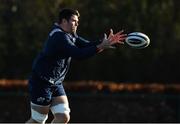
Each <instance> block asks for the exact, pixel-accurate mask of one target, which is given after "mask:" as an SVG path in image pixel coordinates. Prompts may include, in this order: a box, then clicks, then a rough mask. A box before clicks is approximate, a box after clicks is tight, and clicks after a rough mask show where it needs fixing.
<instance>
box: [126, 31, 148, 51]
mask: <svg viewBox="0 0 180 124" xmlns="http://www.w3.org/2000/svg"><path fill="white" fill-rule="evenodd" d="M125 42H126V43H127V44H128V45H129V46H130V47H132V48H136V49H143V48H146V47H147V46H148V45H149V44H150V39H149V37H148V36H147V35H146V34H144V33H141V32H132V33H129V34H128V36H127V38H126V39H125Z"/></svg>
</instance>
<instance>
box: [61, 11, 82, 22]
mask: <svg viewBox="0 0 180 124" xmlns="http://www.w3.org/2000/svg"><path fill="white" fill-rule="evenodd" d="M72 15H77V16H78V17H80V14H79V12H78V10H74V9H69V8H64V9H62V10H61V11H60V12H59V18H58V21H59V23H61V22H62V20H63V19H66V20H67V21H69V20H70V18H71V16H72Z"/></svg>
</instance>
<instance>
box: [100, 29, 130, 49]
mask: <svg viewBox="0 0 180 124" xmlns="http://www.w3.org/2000/svg"><path fill="white" fill-rule="evenodd" d="M126 36H127V34H124V33H123V30H122V31H119V32H117V33H116V34H113V30H112V29H110V33H109V36H108V37H107V35H106V34H104V38H103V41H102V43H101V44H99V45H98V46H97V47H98V49H109V48H115V47H113V45H116V44H124V40H125V38H126Z"/></svg>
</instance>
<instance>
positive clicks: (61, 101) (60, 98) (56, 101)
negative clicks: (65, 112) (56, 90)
mask: <svg viewBox="0 0 180 124" xmlns="http://www.w3.org/2000/svg"><path fill="white" fill-rule="evenodd" d="M57 104H69V102H68V98H67V96H66V95H63V96H56V97H53V98H52V103H51V106H55V105H57Z"/></svg>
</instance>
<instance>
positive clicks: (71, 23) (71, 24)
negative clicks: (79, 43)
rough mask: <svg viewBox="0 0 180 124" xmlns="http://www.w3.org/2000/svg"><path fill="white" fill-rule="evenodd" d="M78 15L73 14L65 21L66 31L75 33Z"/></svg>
mask: <svg viewBox="0 0 180 124" xmlns="http://www.w3.org/2000/svg"><path fill="white" fill-rule="evenodd" d="M78 22H79V19H78V16H76V15H73V16H71V18H70V20H69V21H68V22H67V32H69V33H75V32H76V30H77V27H78Z"/></svg>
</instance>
